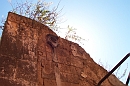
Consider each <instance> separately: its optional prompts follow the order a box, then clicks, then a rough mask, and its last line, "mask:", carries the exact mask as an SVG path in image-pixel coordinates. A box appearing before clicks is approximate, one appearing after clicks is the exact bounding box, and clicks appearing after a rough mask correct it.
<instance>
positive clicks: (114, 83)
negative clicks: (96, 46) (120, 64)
mask: <svg viewBox="0 0 130 86" xmlns="http://www.w3.org/2000/svg"><path fill="white" fill-rule="evenodd" d="M48 34H51V36H52V38H50V39H49V41H50V42H54V43H49V44H48V42H47V40H48V39H47V37H48V36H47V35H48ZM53 36H54V37H56V39H53ZM52 44H54V46H53V45H52ZM55 45H56V46H55ZM107 73H108V72H107V71H106V70H105V69H103V68H102V67H101V66H99V65H98V64H96V63H95V62H94V61H93V59H92V58H91V57H90V55H89V54H88V53H86V52H85V50H84V49H83V48H82V47H80V46H79V45H78V44H76V43H73V42H71V41H68V40H65V39H63V38H60V37H58V36H57V35H56V34H55V33H54V32H53V31H52V30H50V29H49V28H48V27H47V26H45V25H43V24H41V23H39V22H36V21H34V20H31V19H29V18H26V17H24V16H20V15H17V14H14V13H9V14H8V18H7V21H6V23H5V27H4V31H3V34H2V39H1V43H0V86H96V85H97V83H98V82H99V81H100V79H101V78H102V77H104V76H105V75H106V74H107ZM101 86H124V84H123V83H122V82H120V81H119V80H118V79H117V78H116V77H115V76H114V75H111V76H110V77H109V78H108V79H106V80H105V81H104V82H103V83H102V85H101Z"/></svg>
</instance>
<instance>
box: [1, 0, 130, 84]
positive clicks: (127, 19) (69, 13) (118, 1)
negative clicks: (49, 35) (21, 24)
mask: <svg viewBox="0 0 130 86" xmlns="http://www.w3.org/2000/svg"><path fill="white" fill-rule="evenodd" d="M12 1H13V2H15V1H16V0H12ZM17 1H19V0H17ZM23 1H24V0H23ZM32 1H33V0H32ZM35 1H36V0H35ZM45 1H49V2H50V1H51V2H53V5H52V6H56V5H57V4H58V2H59V1H60V0H45ZM61 8H63V10H62V13H61V14H63V16H62V17H63V20H65V22H63V23H60V24H59V25H60V26H61V27H67V26H68V25H70V26H72V27H74V28H76V29H77V34H78V35H79V36H81V37H82V38H85V39H87V40H88V41H84V45H81V46H82V47H83V48H84V49H85V50H86V52H88V53H89V54H90V56H91V57H92V58H93V59H94V61H95V62H97V63H100V64H103V65H104V66H105V67H106V69H107V70H111V69H112V68H113V67H114V66H115V65H116V64H117V63H118V62H119V61H120V60H121V59H122V58H123V57H124V56H125V55H126V54H127V53H129V52H130V0H61V1H60V6H59V9H61ZM9 10H11V6H10V4H9V3H8V1H7V0H1V1H0V17H2V16H3V15H4V17H6V15H7V13H8V11H9ZM62 33H63V32H62ZM0 34H1V31H0ZM99 61H100V62H99ZM129 62H130V58H128V59H127V61H125V62H124V63H123V64H122V66H121V68H120V70H119V72H118V75H117V76H119V77H120V76H121V75H122V74H123V72H124V70H125V69H126V68H127V64H128V69H127V72H126V76H125V77H124V78H122V79H121V80H122V81H123V82H124V83H125V82H126V78H127V76H128V72H129V71H130V63H129Z"/></svg>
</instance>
